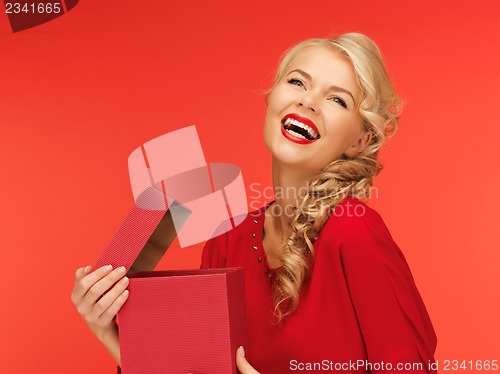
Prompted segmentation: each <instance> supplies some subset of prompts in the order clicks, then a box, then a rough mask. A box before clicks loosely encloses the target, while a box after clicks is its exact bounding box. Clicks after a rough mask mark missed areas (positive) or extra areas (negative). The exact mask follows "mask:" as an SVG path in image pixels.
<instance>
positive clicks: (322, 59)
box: [72, 33, 436, 374]
mask: <svg viewBox="0 0 500 374" xmlns="http://www.w3.org/2000/svg"><path fill="white" fill-rule="evenodd" d="M266 101H267V112H266V118H265V124H264V139H265V143H266V146H267V148H268V149H269V151H270V152H271V154H272V172H273V187H274V192H275V199H274V201H273V202H271V203H269V204H267V205H266V206H264V207H262V208H261V209H259V210H257V211H255V212H252V213H251V214H249V216H248V217H247V219H246V220H245V221H244V222H243V223H242V224H240V225H239V226H238V227H236V228H235V229H233V230H232V231H230V232H227V233H225V234H223V235H221V236H219V237H216V238H214V239H212V240H210V241H209V242H207V244H206V246H205V248H204V251H203V255H202V265H201V266H202V268H210V267H212V268H215V267H232V266H243V267H244V268H245V283H246V305H247V311H246V315H247V328H248V332H249V345H248V347H241V348H240V349H238V352H237V358H236V361H237V365H238V369H239V371H240V372H241V373H245V374H248V373H264V374H268V373H269V374H278V373H288V372H297V371H298V372H300V371H303V372H339V373H348V372H353V373H354V372H356V373H379V372H386V371H404V372H410V373H413V372H415V373H417V372H419V373H426V372H427V373H434V372H436V371H435V370H433V369H432V365H431V363H432V362H433V361H434V352H435V348H436V336H435V333H434V330H433V327H432V324H431V321H430V319H429V316H428V314H427V311H426V309H425V306H424V304H423V302H422V299H421V297H420V295H419V293H418V290H417V288H416V286H415V283H414V281H413V278H412V275H411V272H410V270H409V268H408V265H407V263H406V261H405V259H404V256H403V254H402V253H401V251H400V250H399V248H398V246H397V245H396V244H395V243H394V241H393V240H392V238H391V235H390V234H389V232H388V230H387V228H386V226H385V224H384V222H383V221H382V219H381V217H380V216H379V215H378V214H377V213H376V212H375V211H374V210H373V209H371V208H369V207H368V206H367V205H365V204H364V203H363V202H362V201H361V200H360V198H363V197H367V196H368V195H369V192H370V187H371V185H372V182H373V179H374V177H375V176H376V175H377V174H378V173H379V172H380V170H381V165H380V163H379V162H378V161H377V156H378V153H379V150H380V148H381V147H382V145H383V144H384V142H385V141H386V139H387V138H388V137H390V136H392V135H393V134H394V132H395V131H396V130H397V125H398V115H399V112H400V101H399V97H398V95H397V94H396V93H395V91H394V89H393V87H392V84H391V82H390V80H389V78H388V76H387V73H386V70H385V68H384V65H383V62H382V58H381V55H380V52H379V50H378V48H377V47H376V45H375V44H374V43H373V41H372V40H371V39H369V38H368V37H366V36H365V35H362V34H358V33H350V34H344V35H341V36H338V37H336V38H333V39H310V40H306V41H303V42H301V43H299V44H298V45H296V46H295V47H293V48H292V49H291V50H289V51H288V53H287V54H286V55H285V57H284V58H283V59H282V62H281V65H280V67H279V69H278V73H277V76H276V80H275V84H274V86H273V88H272V89H271V90H270V92H269V93H268V96H267V100H266ZM123 276H124V275H123V273H119V270H118V269H115V270H111V269H103V270H98V271H96V272H94V273H91V274H88V269H84V268H82V269H79V270H78V271H77V274H76V278H75V288H74V291H73V295H72V299H73V302H74V303H75V305H76V307H77V308H78V310H79V312H80V313H81V314H82V316H83V317H84V319H85V320H86V321H87V324H88V325H89V327H90V328H91V329H92V331H93V332H94V333H95V334H96V335H97V336H98V338H99V339H100V340H101V341H103V343H104V344H105V346H106V347H107V348H108V349H109V350H110V352H111V353H112V355H113V356H114V357H115V359H116V360H117V362H118V364H119V363H120V354H119V345H118V333H117V327H116V325H115V322H114V319H113V317H114V315H115V314H116V313H117V312H118V310H119V309H120V308H121V306H122V305H123V304H124V302H125V301H126V298H127V291H126V286H127V281H126V278H123ZM120 278H123V279H124V280H123V281H122V283H117V284H116V285H115V286H114V287H112V285H113V284H115V282H116V281H117V280H119V279H120ZM109 288H111V289H110V290H109V292H108V293H107V294H106V296H105V297H102V298H100V296H101V295H102V294H103V293H104V292H106V291H107V290H108V289H109Z"/></svg>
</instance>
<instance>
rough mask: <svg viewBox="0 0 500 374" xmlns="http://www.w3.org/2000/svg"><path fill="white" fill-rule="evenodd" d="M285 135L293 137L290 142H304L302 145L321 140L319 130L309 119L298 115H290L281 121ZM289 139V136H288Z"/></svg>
mask: <svg viewBox="0 0 500 374" xmlns="http://www.w3.org/2000/svg"><path fill="white" fill-rule="evenodd" d="M281 123H282V124H283V130H284V133H286V134H288V135H291V137H293V138H289V139H290V140H295V139H297V140H300V139H301V140H303V142H300V141H299V142H300V143H310V142H313V141H315V140H318V139H319V138H320V135H319V131H318V128H317V127H316V126H315V125H314V123H312V122H311V121H310V120H308V119H307V118H302V117H300V116H298V115H296V114H288V115H286V116H285V117H284V118H283V120H282V121H281ZM287 138H288V136H287Z"/></svg>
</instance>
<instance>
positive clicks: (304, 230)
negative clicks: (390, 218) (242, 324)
mask: <svg viewBox="0 0 500 374" xmlns="http://www.w3.org/2000/svg"><path fill="white" fill-rule="evenodd" d="M318 47H321V48H327V49H329V50H331V51H333V52H335V53H336V54H337V55H339V56H341V57H343V58H345V60H346V61H349V62H350V63H351V65H352V67H353V69H354V72H355V75H356V78H357V81H358V84H359V86H360V88H361V92H362V97H361V100H360V102H359V104H358V107H357V110H358V111H359V113H360V115H361V117H362V119H363V125H364V127H365V129H366V130H367V131H369V132H370V135H371V138H370V141H369V143H368V145H367V146H366V147H365V148H364V149H363V150H362V151H361V152H360V153H359V154H358V155H355V156H353V157H347V156H342V157H341V158H340V159H338V160H334V161H333V162H331V163H330V164H329V165H328V166H326V167H325V168H324V169H323V170H322V171H320V172H319V173H318V174H317V175H316V176H315V177H314V178H313V179H312V180H311V181H309V184H308V186H307V192H306V193H305V194H303V195H302V196H299V197H298V198H297V202H296V210H295V213H294V217H293V219H292V220H291V222H290V225H291V229H292V232H291V234H290V236H289V237H288V239H287V241H286V244H285V245H284V248H283V253H282V256H281V261H282V263H283V267H281V268H280V269H279V270H277V272H276V282H275V283H274V287H275V289H274V305H275V314H276V316H277V317H278V321H280V322H281V321H282V320H283V319H284V318H285V317H286V316H288V315H289V314H291V313H292V312H293V311H294V310H295V309H297V307H298V305H299V293H300V290H301V289H302V288H303V286H304V284H305V283H306V281H307V279H308V277H309V275H310V272H311V268H312V266H313V261H314V257H315V252H314V241H315V240H316V239H317V237H318V236H319V233H320V231H321V229H322V228H323V226H324V225H325V223H326V222H327V220H328V217H329V215H330V213H331V212H332V210H333V209H334V208H335V206H337V205H338V204H340V203H341V202H342V200H343V199H344V198H345V197H346V196H355V197H361V198H365V197H369V196H370V189H371V186H372V183H373V179H374V178H375V176H376V175H377V174H378V173H379V172H380V171H381V169H382V165H381V164H380V163H379V162H378V161H377V155H378V153H379V150H380V148H381V147H382V145H383V144H384V142H385V141H386V139H387V138H389V137H391V136H392V135H394V133H395V132H396V130H397V128H398V116H399V114H400V112H401V100H400V98H399V96H398V95H397V93H396V92H395V90H394V88H393V86H392V83H391V80H390V79H389V76H388V75H387V72H386V69H385V67H384V63H383V60H382V56H381V54H380V51H379V49H378V47H377V46H376V45H375V43H374V42H373V41H372V40H371V39H370V38H369V37H367V36H366V35H363V34H360V33H348V34H344V35H340V36H337V37H335V38H332V39H319V38H314V39H308V40H305V41H303V42H301V43H299V44H297V45H295V46H294V47H292V48H291V49H290V50H288V52H286V54H285V55H284V57H283V58H282V60H281V63H280V66H279V68H278V71H277V74H276V78H275V84H277V83H279V82H281V81H282V80H283V79H284V76H285V74H286V73H287V70H288V69H289V67H290V64H291V63H292V61H293V60H294V59H295V58H296V57H297V56H298V55H299V54H300V53H302V52H304V51H305V50H308V49H311V48H318ZM309 252H310V253H311V255H312V256H311V258H310V260H312V261H309V260H308V254H309Z"/></svg>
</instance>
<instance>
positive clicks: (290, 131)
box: [285, 130, 307, 140]
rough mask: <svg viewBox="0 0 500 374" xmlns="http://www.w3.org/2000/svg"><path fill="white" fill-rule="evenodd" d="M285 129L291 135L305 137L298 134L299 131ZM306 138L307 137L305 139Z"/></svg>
mask: <svg viewBox="0 0 500 374" xmlns="http://www.w3.org/2000/svg"><path fill="white" fill-rule="evenodd" d="M285 131H288V132H289V133H290V134H292V135H293V136H295V137H297V138H302V139H306V137H305V136H303V135H302V134H299V133H296V132H295V131H293V130H285ZM306 140H307V139H306Z"/></svg>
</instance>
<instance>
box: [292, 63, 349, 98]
mask: <svg viewBox="0 0 500 374" xmlns="http://www.w3.org/2000/svg"><path fill="white" fill-rule="evenodd" d="M291 73H299V74H301V75H303V76H304V77H305V78H307V79H309V80H312V77H311V76H310V75H309V74H308V73H306V72H305V71H304V70H301V69H294V70H292V71H290V72H289V73H288V74H291ZM329 89H330V90H332V91H337V92H343V93H346V94H348V95H349V96H350V97H351V98H352V101H353V102H354V105H356V100H354V96H353V94H352V93H351V91H349V90H348V89H347V88H343V87H340V86H335V85H332V86H330V87H329Z"/></svg>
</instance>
